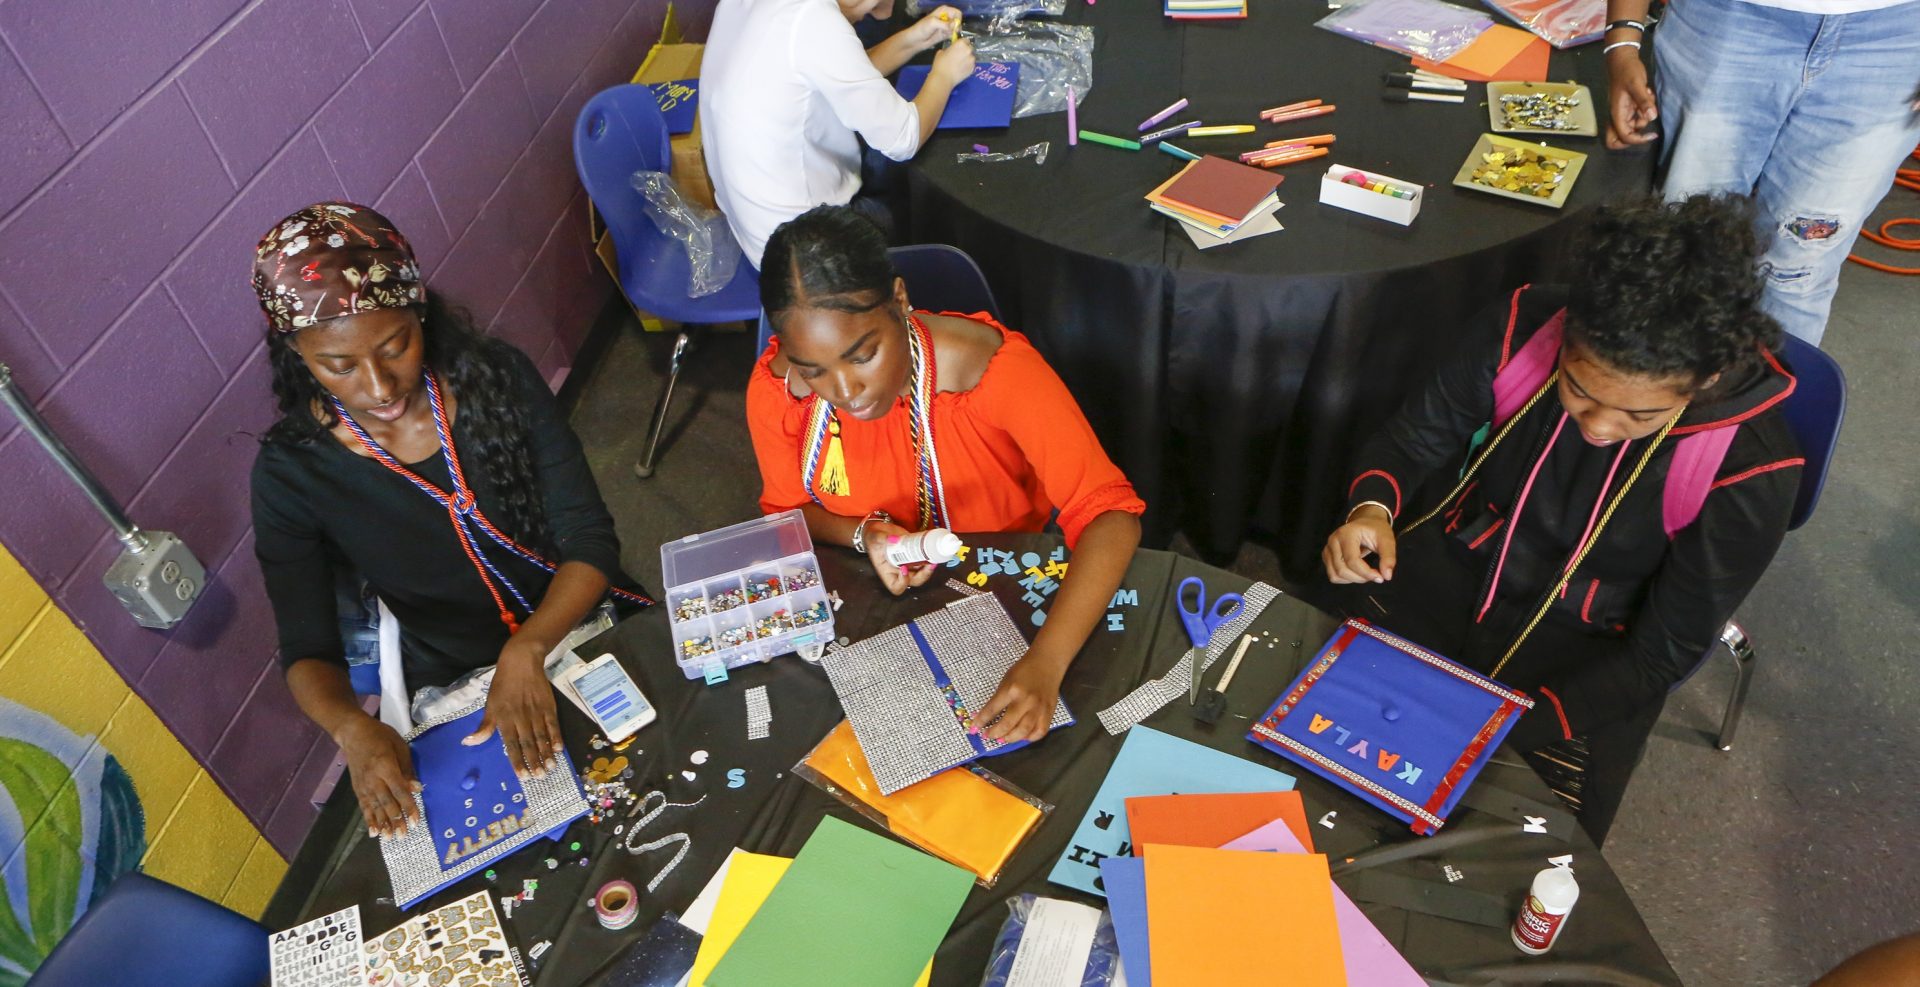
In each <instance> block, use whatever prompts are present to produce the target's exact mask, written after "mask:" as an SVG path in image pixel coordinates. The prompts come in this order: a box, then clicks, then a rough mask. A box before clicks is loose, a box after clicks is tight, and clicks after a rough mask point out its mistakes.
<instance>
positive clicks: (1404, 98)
mask: <svg viewBox="0 0 1920 987" xmlns="http://www.w3.org/2000/svg"><path fill="white" fill-rule="evenodd" d="M1380 98H1381V99H1384V100H1388V101H1391V102H1395V103H1411V102H1414V101H1415V100H1418V101H1420V102H1423V103H1464V102H1466V101H1467V98H1466V97H1465V96H1462V95H1460V94H1458V93H1422V92H1413V91H1411V90H1407V89H1388V90H1384V91H1382V92H1381V93H1380Z"/></svg>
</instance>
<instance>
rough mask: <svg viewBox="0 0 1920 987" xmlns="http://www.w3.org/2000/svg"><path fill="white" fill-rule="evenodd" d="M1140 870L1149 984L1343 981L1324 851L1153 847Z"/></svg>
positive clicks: (1319, 984)
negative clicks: (1144, 894)
mask: <svg viewBox="0 0 1920 987" xmlns="http://www.w3.org/2000/svg"><path fill="white" fill-rule="evenodd" d="M1146 871H1147V943H1148V953H1149V957H1150V958H1149V961H1148V962H1149V963H1150V964H1151V966H1152V970H1153V987H1221V985H1223V984H1279V983H1284V984H1287V985H1288V987H1347V971H1346V965H1345V963H1344V961H1343V960H1342V958H1341V952H1340V931H1339V928H1338V927H1337V926H1336V925H1335V923H1334V915H1333V877H1332V876H1331V875H1330V874H1329V873H1328V871H1327V858H1326V856H1325V855H1324V854H1318V853H1260V852H1257V851H1242V850H1206V849H1201V848H1199V847H1179V846H1155V847H1153V848H1152V852H1151V853H1149V854H1147V855H1146ZM1355 987H1365V985H1355Z"/></svg>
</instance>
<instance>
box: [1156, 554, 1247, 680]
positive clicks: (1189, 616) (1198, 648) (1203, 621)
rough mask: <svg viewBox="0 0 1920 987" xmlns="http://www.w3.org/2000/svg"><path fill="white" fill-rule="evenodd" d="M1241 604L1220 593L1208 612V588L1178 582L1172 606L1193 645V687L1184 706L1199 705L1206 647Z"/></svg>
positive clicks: (1195, 580) (1193, 581)
mask: <svg viewBox="0 0 1920 987" xmlns="http://www.w3.org/2000/svg"><path fill="white" fill-rule="evenodd" d="M1189 588H1191V589H1192V590H1193V591H1194V592H1193V596H1194V602H1193V606H1191V607H1189V606H1187V590H1188V589H1189ZM1244 602H1245V601H1243V600H1242V599H1241V598H1240V594H1238V593H1222V594H1221V595H1220V597H1219V598H1218V599H1215V600H1214V601H1213V606H1212V607H1211V608H1209V607H1208V606H1207V584H1206V583H1205V582H1204V581H1203V580H1201V578H1200V577H1199V576H1188V577H1187V578H1185V579H1182V580H1180V589H1179V590H1178V591H1177V592H1175V593H1174V595H1173V603H1174V606H1177V607H1179V608H1180V622H1181V623H1182V624H1185V625H1186V627H1187V640H1189V641H1192V642H1193V687H1192V688H1191V689H1190V690H1188V692H1187V705H1189V706H1191V705H1193V704H1195V703H1197V702H1199V701H1200V673H1202V672H1204V671H1205V670H1206V668H1205V665H1206V650H1207V643H1208V642H1209V641H1212V640H1213V632H1214V630H1215V629H1216V628H1218V627H1219V626H1220V625H1221V624H1224V623H1226V622H1227V619H1228V618H1230V617H1232V616H1233V615H1234V614H1235V613H1238V612H1239V611H1240V607H1241V606H1242V604H1243V603H1244Z"/></svg>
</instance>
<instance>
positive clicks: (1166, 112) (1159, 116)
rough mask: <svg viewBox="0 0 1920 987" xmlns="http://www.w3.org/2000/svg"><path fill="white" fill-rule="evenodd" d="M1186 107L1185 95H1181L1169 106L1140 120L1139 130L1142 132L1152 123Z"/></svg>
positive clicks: (1151, 125)
mask: <svg viewBox="0 0 1920 987" xmlns="http://www.w3.org/2000/svg"><path fill="white" fill-rule="evenodd" d="M1186 108H1187V98H1186V97H1185V96H1182V97H1180V99H1179V100H1177V101H1176V102H1175V103H1174V104H1173V105H1172V106H1169V107H1167V108H1166V109H1164V110H1161V111H1160V112H1158V113H1155V114H1154V115H1152V116H1150V117H1148V118H1146V119H1145V120H1142V121H1141V122H1140V130H1141V132H1143V133H1144V132H1145V131H1147V130H1148V129H1150V128H1152V127H1153V125H1154V124H1156V123H1159V122H1160V121H1162V120H1165V119H1166V118H1168V117H1170V116H1172V115H1174V114H1175V113H1178V112H1180V111H1181V110H1184V109H1186Z"/></svg>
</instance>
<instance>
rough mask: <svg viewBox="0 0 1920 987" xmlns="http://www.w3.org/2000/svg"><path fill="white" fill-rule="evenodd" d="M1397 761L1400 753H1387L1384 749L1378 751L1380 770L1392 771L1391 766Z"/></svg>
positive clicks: (1398, 761)
mask: <svg viewBox="0 0 1920 987" xmlns="http://www.w3.org/2000/svg"><path fill="white" fill-rule="evenodd" d="M1399 763H1400V755H1398V754H1389V753H1387V752H1386V751H1381V752H1380V770H1382V771H1392V770H1393V766H1394V765H1396V764H1399Z"/></svg>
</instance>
